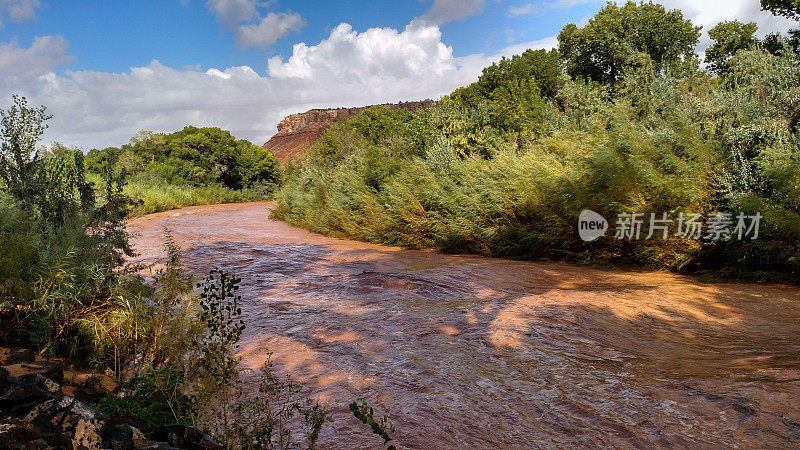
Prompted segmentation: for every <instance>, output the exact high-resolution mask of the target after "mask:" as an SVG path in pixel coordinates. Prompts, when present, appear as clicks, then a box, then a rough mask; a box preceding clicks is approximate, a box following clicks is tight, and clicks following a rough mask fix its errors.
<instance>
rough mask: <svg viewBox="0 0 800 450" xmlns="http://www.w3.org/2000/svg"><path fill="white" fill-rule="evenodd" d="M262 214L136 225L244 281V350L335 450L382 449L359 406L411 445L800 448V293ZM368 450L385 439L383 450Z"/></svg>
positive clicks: (250, 208) (197, 262)
mask: <svg viewBox="0 0 800 450" xmlns="http://www.w3.org/2000/svg"><path fill="white" fill-rule="evenodd" d="M270 207H271V204H269V203H256V204H240V205H221V206H203V207H195V208H187V209H183V210H179V211H171V212H167V213H161V214H154V215H151V216H147V217H144V218H140V219H137V220H134V221H133V222H132V224H131V228H132V230H133V231H135V232H137V233H139V236H138V237H137V239H136V240H135V244H136V247H137V250H138V251H139V252H140V253H141V256H140V257H139V259H140V260H142V261H147V262H157V261H160V260H163V253H162V250H161V247H162V245H163V228H164V227H168V228H170V229H171V230H172V232H173V233H174V236H175V238H176V240H177V241H178V242H179V244H180V245H181V247H182V248H183V249H184V252H185V259H186V263H187V265H188V266H189V267H191V268H192V269H193V270H196V271H197V273H198V274H204V273H205V272H206V271H207V270H208V269H210V268H212V267H214V266H220V267H223V268H226V269H231V270H235V271H236V273H237V274H238V275H239V276H241V277H242V278H243V280H244V281H243V287H242V290H241V294H242V296H243V297H244V302H245V305H244V314H245V316H246V318H245V320H246V323H247V330H246V333H245V337H244V346H243V356H244V358H245V363H246V364H247V365H248V366H249V367H252V368H257V367H259V366H260V365H261V364H262V362H263V361H264V359H265V355H266V353H267V352H268V351H272V352H274V359H275V360H276V362H277V363H278V366H279V367H280V368H281V370H285V371H287V372H291V373H292V374H293V375H294V376H296V377H298V378H299V379H301V380H302V381H304V382H305V383H306V384H307V388H308V390H309V393H310V395H312V396H314V397H318V398H319V399H320V400H322V401H323V402H325V403H327V405H328V406H329V408H330V409H331V422H330V423H329V424H328V425H327V426H326V428H325V429H324V431H323V433H322V437H321V442H322V445H323V447H324V448H354V447H362V448H380V440H379V439H378V438H376V437H374V436H371V435H370V431H369V429H368V428H367V427H366V426H365V425H363V424H361V423H360V422H358V421H357V420H356V419H355V418H354V417H353V416H352V415H351V414H350V412H349V411H348V410H347V406H346V405H347V403H349V402H350V401H352V400H354V399H356V398H358V397H365V398H366V399H368V401H369V403H370V404H372V405H373V406H374V407H375V409H376V411H377V412H381V413H387V414H388V415H389V416H390V417H391V419H392V420H393V421H394V423H395V425H396V426H397V432H396V433H395V438H396V439H397V441H398V442H399V443H401V444H403V445H404V446H408V447H412V448H542V447H545V448H553V447H556V448H574V447H583V448H585V447H590V448H591V447H608V446H613V447H622V448H627V447H652V446H659V447H693V448H696V447H714V448H718V447H734V446H739V447H744V448H775V447H798V446H800V341H798V339H799V338H800V288H798V287H791V286H772V287H768V286H756V285H748V284H703V283H700V282H698V281H697V280H696V279H693V278H690V277H682V276H676V275H672V274H668V273H648V272H645V273H633V272H606V271H600V270H595V269H589V268H585V267H575V266H570V265H565V264H543V263H531V262H517V261H508V260H498V259H488V258H482V257H476V256H452V255H441V254H436V253H432V252H424V251H409V250H400V249H396V248H388V247H381V246H377V245H371V244H365V243H360V242H352V241H346V240H338V239H332V238H328V237H324V236H320V235H317V234H313V233H309V232H306V231H304V230H300V229H297V228H293V227H291V226H289V225H287V224H285V223H283V222H277V221H272V220H268V218H267V216H268V212H269V208H270ZM376 444H377V445H376Z"/></svg>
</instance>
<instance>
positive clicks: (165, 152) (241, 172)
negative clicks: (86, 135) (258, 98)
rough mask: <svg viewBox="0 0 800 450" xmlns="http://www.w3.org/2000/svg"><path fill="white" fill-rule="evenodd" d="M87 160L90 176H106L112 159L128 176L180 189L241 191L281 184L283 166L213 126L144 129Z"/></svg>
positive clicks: (268, 155)
mask: <svg viewBox="0 0 800 450" xmlns="http://www.w3.org/2000/svg"><path fill="white" fill-rule="evenodd" d="M86 159H87V169H88V170H89V171H91V172H95V173H102V172H103V171H104V170H105V168H106V166H107V165H108V163H109V161H112V160H113V161H114V162H115V164H116V167H117V168H118V169H119V170H122V171H125V172H126V173H130V174H139V173H141V174H144V175H151V176H155V177H156V178H161V179H163V180H166V181H169V182H171V183H174V184H178V185H187V184H188V185H190V186H208V185H212V184H219V185H222V186H224V187H227V188H229V189H233V190H240V189H243V188H251V187H257V186H262V185H274V184H277V183H278V182H279V180H280V165H279V164H278V161H277V159H275V157H274V156H273V155H272V152H270V151H269V150H266V149H263V148H261V147H257V146H254V145H253V144H252V143H250V142H248V141H246V140H244V139H238V140H237V139H236V138H235V137H233V135H231V133H230V132H228V131H225V130H221V129H219V128H210V127H209V128H197V127H192V126H189V127H185V128H184V129H183V130H181V131H178V132H175V133H171V134H160V133H153V132H150V131H142V132H139V134H137V135H136V136H134V137H133V138H131V142H130V144H126V145H123V146H122V147H120V148H115V147H109V148H106V149H103V150H92V151H90V152H89V153H88V155H87V158H86Z"/></svg>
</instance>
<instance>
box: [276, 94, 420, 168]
mask: <svg viewBox="0 0 800 450" xmlns="http://www.w3.org/2000/svg"><path fill="white" fill-rule="evenodd" d="M433 104H434V102H433V101H432V100H423V101H418V102H400V103H392V104H384V105H380V106H386V107H388V108H390V109H393V110H395V109H406V110H409V111H416V110H418V109H421V108H429V107H430V106H432V105H433ZM367 108H371V106H361V107H357V108H336V109H312V110H309V111H306V112H304V113H300V114H292V115H290V116H287V117H285V118H284V119H283V120H281V122H280V123H279V124H278V133H277V134H275V136H272V138H270V140H269V141H267V142H266V143H265V144H264V146H263V147H264V148H266V149H269V150H270V151H272V153H273V154H274V155H275V157H276V158H278V161H280V162H281V164H283V163H286V162H287V161H290V160H292V159H294V158H296V157H297V156H301V155H302V154H303V150H305V149H306V148H308V147H309V146H311V145H312V144H313V143H314V142H316V141H317V139H319V137H320V136H322V133H323V132H324V131H325V130H326V129H328V127H330V125H331V124H333V123H336V122H340V121H343V120H346V119H349V118H351V117H354V116H357V115H358V114H359V113H360V112H361V111H364V110H365V109H367Z"/></svg>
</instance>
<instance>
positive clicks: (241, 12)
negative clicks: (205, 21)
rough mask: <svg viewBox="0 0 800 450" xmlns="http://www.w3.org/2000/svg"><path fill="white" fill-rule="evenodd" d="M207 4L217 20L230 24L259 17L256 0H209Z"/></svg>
mask: <svg viewBox="0 0 800 450" xmlns="http://www.w3.org/2000/svg"><path fill="white" fill-rule="evenodd" d="M207 4H208V9H210V10H211V12H213V13H214V15H215V16H216V17H217V20H219V21H220V22H222V23H224V24H226V25H228V26H234V25H236V24H237V23H241V22H248V21H250V20H253V19H255V18H257V17H259V15H258V10H257V9H256V6H258V2H257V1H256V0H208V3H207Z"/></svg>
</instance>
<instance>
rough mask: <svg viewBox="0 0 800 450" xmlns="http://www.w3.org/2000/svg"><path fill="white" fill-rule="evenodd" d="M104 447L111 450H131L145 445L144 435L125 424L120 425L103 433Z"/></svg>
mask: <svg viewBox="0 0 800 450" xmlns="http://www.w3.org/2000/svg"><path fill="white" fill-rule="evenodd" d="M104 441H105V442H106V447H110V448H111V449H113V450H133V449H134V448H138V447H141V446H143V445H146V444H147V438H145V436H144V433H142V432H141V431H139V430H138V429H137V428H136V427H132V426H130V425H128V424H127V423H120V424H117V425H115V426H114V427H113V428H111V429H110V430H108V431H107V432H106V433H105V436H104Z"/></svg>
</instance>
